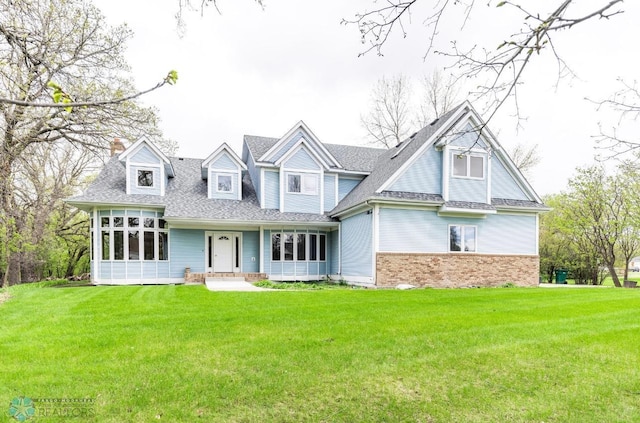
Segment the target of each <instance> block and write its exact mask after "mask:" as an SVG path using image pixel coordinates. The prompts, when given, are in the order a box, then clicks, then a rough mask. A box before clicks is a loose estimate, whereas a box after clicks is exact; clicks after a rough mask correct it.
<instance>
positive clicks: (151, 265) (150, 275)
mask: <svg viewBox="0 0 640 423" xmlns="http://www.w3.org/2000/svg"><path fill="white" fill-rule="evenodd" d="M142 278H143V279H155V278H156V262H155V261H145V262H142Z"/></svg>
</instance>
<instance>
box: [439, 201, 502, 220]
mask: <svg viewBox="0 0 640 423" xmlns="http://www.w3.org/2000/svg"><path fill="white" fill-rule="evenodd" d="M497 212H498V211H497V210H485V209H465V208H462V207H447V206H446V205H444V204H443V205H442V206H441V207H440V208H439V209H438V216H441V215H442V216H445V215H446V216H449V215H451V214H455V215H482V216H485V215H487V214H496V213H497ZM469 217H472V216H469Z"/></svg>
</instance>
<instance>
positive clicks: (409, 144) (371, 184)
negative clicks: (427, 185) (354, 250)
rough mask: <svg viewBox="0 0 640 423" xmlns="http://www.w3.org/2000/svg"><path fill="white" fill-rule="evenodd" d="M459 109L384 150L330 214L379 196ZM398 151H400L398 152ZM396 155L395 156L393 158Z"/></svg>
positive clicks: (456, 108)
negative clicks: (383, 187) (365, 174)
mask: <svg viewBox="0 0 640 423" xmlns="http://www.w3.org/2000/svg"><path fill="white" fill-rule="evenodd" d="M460 107H462V105H460V106H458V107H455V108H454V109H452V110H451V111H449V112H447V113H445V114H444V115H442V116H441V117H440V118H439V119H438V120H436V121H434V122H432V123H431V124H430V125H428V126H426V127H424V128H422V129H421V130H419V131H418V132H416V133H415V134H413V135H412V136H411V137H409V138H407V139H406V140H404V141H403V142H402V143H400V144H398V145H397V146H395V147H393V148H390V149H388V150H385V151H384V153H382V154H381V155H380V157H379V158H378V160H377V161H376V163H375V165H374V169H373V171H372V172H371V174H370V175H369V176H367V177H366V178H365V179H364V180H363V181H362V182H360V184H358V186H357V187H355V188H354V189H353V190H352V191H351V192H350V193H349V194H347V196H346V197H344V198H343V199H342V201H340V203H338V205H337V206H336V207H335V208H334V209H333V210H332V211H331V213H330V214H331V215H335V214H337V213H340V212H342V211H345V210H347V209H349V208H351V207H353V206H356V205H358V204H360V203H363V202H364V201H367V200H370V199H374V198H377V197H378V196H380V194H376V191H377V190H378V189H379V188H380V186H382V184H384V183H385V182H386V181H387V180H388V179H389V178H390V177H391V176H392V175H393V174H394V173H395V172H396V171H397V170H398V169H399V168H400V167H401V166H402V165H403V164H404V163H406V162H407V160H409V158H411V157H412V156H413V155H414V154H415V152H416V151H417V150H418V149H419V148H420V147H421V146H422V145H424V143H426V142H427V141H428V140H429V139H430V138H431V136H432V135H433V134H435V133H436V131H437V130H438V129H440V127H441V126H442V125H443V124H444V123H445V122H446V121H447V120H448V119H449V118H450V117H451V116H452V115H453V114H454V113H455V112H456V111H458V109H459V108H460ZM398 150H400V151H399V152H398ZM396 154H397V156H395V157H393V156H394V155H396ZM387 195H389V194H387Z"/></svg>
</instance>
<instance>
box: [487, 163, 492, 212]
mask: <svg viewBox="0 0 640 423" xmlns="http://www.w3.org/2000/svg"><path fill="white" fill-rule="evenodd" d="M492 157H493V155H492V154H491V152H489V153H487V204H491V186H492V185H493V180H492V179H491V162H492Z"/></svg>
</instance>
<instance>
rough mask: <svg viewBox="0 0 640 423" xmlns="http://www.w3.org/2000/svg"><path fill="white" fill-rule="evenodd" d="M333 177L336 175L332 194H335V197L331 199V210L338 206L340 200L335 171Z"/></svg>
mask: <svg viewBox="0 0 640 423" xmlns="http://www.w3.org/2000/svg"><path fill="white" fill-rule="evenodd" d="M335 177H336V178H335V179H336V180H335V181H334V187H333V188H334V191H335V192H334V194H333V195H335V197H334V200H333V202H334V204H333V207H331V210H333V209H335V208H336V207H337V206H338V203H339V202H340V199H339V198H338V196H339V195H340V189H339V184H340V179H339V178H338V174H337V173H336V174H335ZM327 211H330V210H327Z"/></svg>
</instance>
